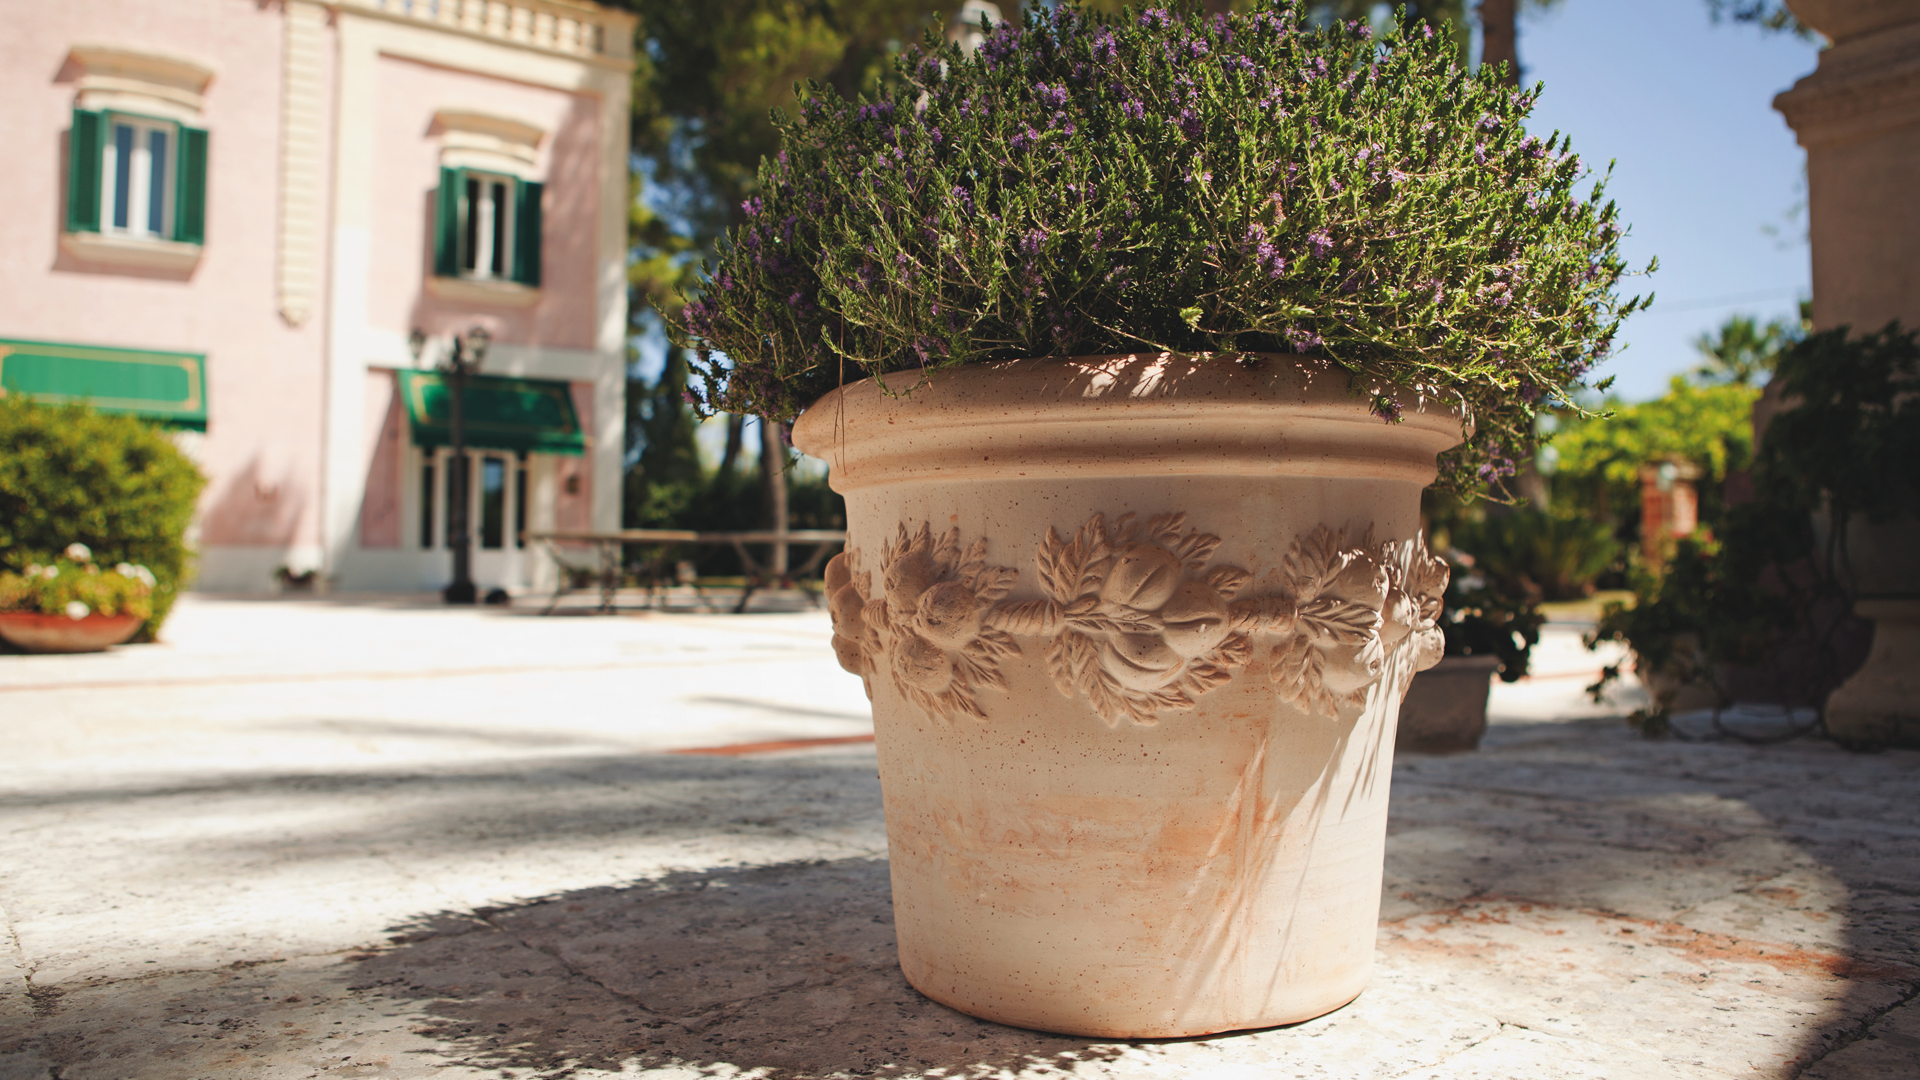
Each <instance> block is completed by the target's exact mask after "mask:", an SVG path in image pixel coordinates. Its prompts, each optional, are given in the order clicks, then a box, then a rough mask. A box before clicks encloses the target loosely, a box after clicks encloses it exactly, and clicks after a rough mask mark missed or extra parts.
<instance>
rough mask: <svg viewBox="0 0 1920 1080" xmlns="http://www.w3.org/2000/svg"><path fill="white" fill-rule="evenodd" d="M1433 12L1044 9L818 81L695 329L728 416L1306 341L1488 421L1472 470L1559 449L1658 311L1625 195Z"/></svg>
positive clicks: (1469, 476)
mask: <svg viewBox="0 0 1920 1080" xmlns="http://www.w3.org/2000/svg"><path fill="white" fill-rule="evenodd" d="M1457 61H1458V54H1457V51H1456V49H1455V47H1454V45H1453V43H1451V42H1449V41H1446V40H1444V39H1441V38H1438V37H1436V36H1434V35H1433V34H1432V32H1431V30H1430V29H1429V28H1426V27H1419V28H1416V29H1410V30H1406V31H1400V30H1395V31H1393V32H1391V33H1389V34H1387V35H1386V36H1385V37H1383V38H1380V39H1375V38H1373V37H1372V36H1371V31H1370V30H1369V29H1368V28H1367V27H1365V26H1364V25H1363V24H1361V23H1335V24H1332V25H1329V26H1325V27H1316V26H1315V25H1313V23H1312V22H1311V20H1309V19H1308V17H1307V16H1306V14H1305V9H1304V8H1303V7H1302V5H1301V4H1300V3H1299V2H1298V0H1269V2H1267V3H1262V4H1258V5H1256V7H1255V10H1254V11H1253V12H1252V13H1250V14H1234V15H1229V16H1225V17H1222V18H1217V19H1208V18H1205V17H1203V16H1201V15H1199V14H1198V13H1194V14H1181V15H1171V14H1168V13H1167V12H1165V11H1159V10H1148V11H1146V12H1143V13H1140V14H1138V15H1132V14H1129V15H1126V16H1123V17H1121V18H1118V19H1111V18H1108V17H1107V16H1103V15H1098V14H1094V13H1089V12H1087V11H1084V10H1082V9H1080V8H1078V7H1076V6H1074V5H1072V4H1070V3H1068V4H1062V5H1060V6H1059V7H1057V8H1056V9H1054V10H1053V11H1051V12H1046V11H1041V10H1039V9H1038V6H1037V5H1036V6H1035V7H1032V8H1029V9H1028V11H1027V14H1026V18H1025V23H1024V25H1019V24H1014V23H1006V24H1002V25H1000V26H998V27H996V28H994V29H993V30H992V32H991V33H990V34H989V35H988V36H987V39H986V41H985V43H984V44H982V45H981V46H980V48H979V49H978V50H977V51H976V52H975V53H973V54H972V55H966V54H963V53H961V52H960V51H959V50H958V49H957V48H956V47H954V46H951V45H939V46H936V45H934V44H933V43H931V42H930V43H929V45H928V46H927V47H926V48H924V49H922V50H918V51H913V52H910V53H908V54H907V55H906V56H905V57H903V58H902V59H901V60H900V62H899V63H900V69H899V70H900V74H901V76H902V78H901V80H900V83H899V85H897V86H894V87H892V88H891V89H888V90H886V91H885V92H884V93H882V94H881V96H880V97H879V98H878V100H874V101H870V102H869V101H857V102H856V101H848V100H846V99H844V98H842V97H840V96H839V95H838V94H837V93H835V92H834V91H832V90H831V89H829V88H826V87H821V86H816V85H809V86H808V88H807V89H806V92H805V94H804V95H803V97H804V100H803V102H802V106H801V116H800V119H799V120H798V121H794V122H784V123H782V124H781V147H782V148H781V151H780V153H779V154H778V155H777V156H776V157H775V158H773V159H772V160H767V161H763V163H762V165H761V173H760V189H761V194H760V195H758V196H755V197H754V198H751V199H749V200H747V202H746V204H745V206H744V212H745V214H744V222H743V224H742V225H741V226H740V227H739V228H737V229H735V230H734V231H733V232H732V233H731V234H729V237H728V239H727V242H726V243H725V244H724V245H723V248H722V251H721V254H720V259H719V263H718V265H717V266H716V267H715V268H714V270H713V272H712V274H711V277H710V278H709V279H708V280H707V281H706V282H705V284H704V295H703V296H702V297H701V298H700V299H699V300H696V301H694V302H692V303H690V304H689V305H688V306H687V307H686V309H685V313H684V324H683V325H682V326H681V327H680V328H679V330H678V333H679V335H680V337H681V339H682V340H684V341H687V342H689V343H691V344H693V345H695V346H697V347H698V348H699V349H700V350H701V352H700V356H701V364H700V368H701V372H700V373H701V375H702V376H703V380H704V383H703V388H702V391H701V394H700V398H701V402H702V405H703V407H706V408H713V409H725V410H729V411H735V412H752V413H759V414H763V415H770V416H773V417H775V418H778V419H787V418H791V417H792V416H794V415H795V414H796V413H798V411H799V410H800V409H802V408H804V407H805V406H807V405H808V404H811V403H812V402H813V401H814V400H816V399H817V398H819V397H820V396H821V395H823V394H825V393H826V392H828V391H830V390H832V389H834V388H835V387H836V386H838V385H841V384H842V383H843V382H848V381H852V380H854V379H858V378H862V377H864V376H866V375H883V374H885V373H888V372H896V371H926V370H932V369H937V368H941V367H946V366H951V365H955V364H961V363H968V362H977V361H987V360H996V359H1009V358H1019V357H1035V356H1071V355H1087V354H1099V353H1114V352H1134V351H1139V350H1152V351H1161V350H1170V351H1175V352H1182V353H1212V354H1216V355H1217V356H1219V358H1220V360H1221V362H1230V361H1231V359H1232V358H1234V357H1235V356H1237V354H1239V353H1241V352H1298V353H1303V354H1307V356H1308V358H1309V359H1308V362H1310V363H1316V364H1325V365H1338V366H1339V367H1340V368H1343V369H1345V370H1346V371H1347V372H1349V373H1350V374H1351V376H1352V378H1351V385H1352V386H1353V387H1354V389H1355V391H1356V392H1357V393H1365V394H1372V395H1373V402H1374V406H1375V408H1376V411H1378V412H1380V413H1381V415H1382V416H1383V417H1384V418H1387V419H1392V418H1393V416H1394V414H1395V410H1396V408H1397V407H1396V406H1395V404H1394V402H1393V401H1392V400H1391V399H1390V398H1388V397H1386V396H1385V395H1384V393H1383V391H1384V390H1386V389H1387V388H1388V386H1389V385H1398V386H1401V387H1408V388H1413V389H1415V390H1417V391H1419V392H1421V393H1424V394H1428V395H1430V396H1433V397H1437V398H1439V399H1440V400H1442V401H1445V402H1448V403H1453V404H1457V405H1459V406H1461V407H1462V408H1463V409H1464V410H1465V411H1466V412H1467V413H1469V414H1470V418H1471V420H1472V423H1473V428H1472V430H1473V431H1474V432H1475V435H1474V438H1473V439H1472V440H1471V441H1470V442H1469V443H1468V444H1467V445H1466V446H1463V447H1461V448H1458V449H1456V450H1454V451H1450V452H1449V453H1448V454H1447V455H1446V456H1445V457H1444V458H1443V461H1442V482H1443V483H1445V484H1448V485H1449V486H1451V487H1452V488H1454V489H1457V490H1477V489H1479V488H1481V487H1483V486H1484V485H1485V484H1486V483H1487V482H1489V481H1491V480H1493V479H1496V478H1497V477H1499V476H1501V475H1506V474H1509V473H1511V472H1512V470H1513V467H1514V466H1513V463H1514V461H1515V460H1518V459H1520V458H1521V455H1523V454H1530V453H1531V447H1532V445H1533V443H1534V435H1533V423H1534V413H1535V409H1536V406H1537V405H1541V404H1543V403H1553V402H1555V401H1558V400H1561V399H1563V398H1565V397H1567V396H1568V395H1570V394H1572V393H1573V392H1574V391H1575V390H1576V389H1579V388H1581V387H1583V386H1584V379H1585V378H1586V375H1587V373H1588V372H1589V371H1590V370H1591V369H1592V367H1593V365H1594V364H1595V363H1596V362H1598V361H1599V360H1600V359H1601V358H1602V357H1604V356H1606V355H1607V353H1608V352H1609V350H1610V348H1611V344H1612V341H1613V338H1614V335H1615V333H1616V331H1617V329H1618V327H1619V324H1620V320H1621V318H1622V317H1624V316H1625V315H1627V314H1628V313H1630V312H1632V311H1634V310H1637V309H1638V307H1639V306H1641V302H1640V301H1639V300H1638V299H1637V298H1636V299H1633V300H1627V301H1624V302H1623V301H1621V300H1620V299H1619V298H1618V297H1617V295H1616V293H1615V286H1616V285H1617V283H1618V282H1619V280H1620V278H1621V276H1622V275H1623V274H1624V272H1625V269H1626V267H1625V264H1624V263H1623V262H1622V260H1621V259H1620V256H1619V253H1618V242H1619V240H1620V237H1621V235H1622V229H1621V226H1620V224H1619V221H1618V217H1617V214H1616V211H1615V208H1614V206H1613V204H1612V203H1610V202H1606V201H1605V199H1604V195H1603V194H1602V192H1603V189H1604V184H1596V185H1595V186H1594V187H1593V190H1592V191H1591V193H1590V194H1588V195H1585V196H1583V195H1581V194H1580V193H1579V192H1578V191H1577V190H1576V189H1578V188H1579V187H1580V186H1581V185H1582V183H1583V180H1584V178H1585V177H1586V176H1587V175H1588V173H1587V170H1585V169H1584V168H1583V166H1582V165H1581V163H1580V160H1579V158H1577V157H1576V156H1575V155H1573V154H1572V153H1571V152H1570V150H1569V144H1568V142H1567V141H1566V140H1564V139H1562V140H1553V139H1548V140H1541V139H1539V138H1536V137H1534V136H1531V135H1529V134H1528V133H1527V131H1526V128H1525V120H1526V117H1527V114H1528V112H1529V111H1530V110H1531V109H1532V107H1533V104H1534V101H1535V96H1536V94H1537V91H1535V90H1524V91H1517V90H1511V89H1509V88H1508V87H1507V86H1505V85H1504V84H1503V83H1502V81H1501V77H1500V75H1499V74H1498V73H1497V72H1495V71H1493V70H1491V69H1487V70H1484V71H1483V72H1481V73H1478V74H1471V73H1468V72H1466V71H1464V70H1462V69H1461V68H1460V67H1459V65H1458V62H1457Z"/></svg>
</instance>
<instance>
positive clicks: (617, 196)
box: [0, 0, 633, 591]
mask: <svg viewBox="0 0 1920 1080" xmlns="http://www.w3.org/2000/svg"><path fill="white" fill-rule="evenodd" d="M14 14H15V16H16V17H15V18H13V19H11V20H9V32H8V34H7V35H6V36H5V37H4V38H0V101H3V102H5V103H6V107H5V108H4V109H0V132H4V133H5V135H6V136H7V137H8V138H9V139H10V145H11V146H12V147H13V153H12V155H11V159H12V167H11V168H10V169H8V170H6V172H5V174H4V176H0V250H5V251H6V252H7V253H8V257H7V258H6V259H3V260H0V393H7V394H22V395H26V396H28V397H31V398H35V399H39V400H47V401H71V400H85V401H90V402H92V403H93V404H94V405H95V406H96V407H98V408H101V409H108V410H114V411H123V412H132V413H137V414H140V415H144V416H148V417H151V418H153V419H155V420H156V421H159V422H162V423H166V424H168V425H170V426H172V427H174V428H175V429H177V430H178V431H179V432H180V434H179V439H180V441H181V442H182V444H183V445H184V446H185V447H186V448H187V449H188V451H189V452H190V453H191V454H192V456H193V457H194V458H195V459H196V460H197V461H198V462H199V463H200V466H201V468H202V470H203V471H204V472H205V473H206V474H207V476H208V479H209V484H208V487H207V490H206V493H205V495H204V496H203V498H202V502H201V505H200V509H199V515H198V518H197V522H196V525H195V532H196V535H195V537H194V540H195V544H196V546H197V548H198V551H199V564H198V579H197V583H196V587H197V588H201V589H209V590H218V591H244V590H260V589H268V588H272V587H273V586H274V582H275V579H276V574H277V572H278V571H280V570H282V569H284V570H285V571H286V572H287V573H289V574H293V575H299V574H302V573H305V572H307V571H317V572H318V573H319V574H320V575H321V576H322V578H323V579H324V580H325V581H327V582H328V583H329V584H331V585H332V586H333V587H336V588H341V589H378V590H413V589H422V588H437V587H439V586H441V585H444V584H445V583H446V581H447V578H448V573H449V565H450V559H449V552H448V549H447V546H446V545H447V519H448V514H449V506H448V493H449V491H450V490H451V489H452V487H451V485H450V484H449V473H450V471H451V470H450V468H449V464H450V462H449V451H448V449H447V442H448V441H449V440H448V435H449V432H448V430H447V423H448V421H447V415H446V413H447V406H448V404H449V402H448V400H447V399H448V395H447V387H446V385H445V383H444V382H443V381H442V379H441V377H440V376H439V375H437V374H435V373H434V372H433V370H432V369H433V368H434V367H435V366H436V364H438V363H439V362H440V361H442V360H443V359H444V357H445V355H446V353H447V351H448V348H449V344H450V342H451V339H452V336H453V335H456V334H458V335H466V334H468V333H469V332H470V331H471V330H472V329H473V328H475V327H479V328H482V329H484V330H485V331H486V335H487V336H488V337H489V338H490V341H491V345H490V347H489V348H488V349H487V351H486V353H485V357H484V361H483V366H482V368H481V372H482V377H480V378H478V379H476V380H474V381H473V382H472V383H471V384H470V386H469V389H468V391H467V392H466V393H465V394H464V395H463V396H462V399H461V400H462V403H463V404H464V406H465V408H464V410H463V411H464V414H465V419H466V424H465V427H466V429H467V433H468V434H467V440H466V441H467V444H468V446H469V448H470V454H469V465H468V468H469V470H470V472H469V475H470V477H471V481H470V483H469V484H468V487H469V489H470V490H469V497H470V511H469V520H470V521H471V523H472V533H473V539H474V579H475V581H476V582H477V583H478V584H479V586H480V587H481V588H482V589H483V590H485V589H489V588H492V587H495V586H502V587H507V588H509V589H513V588H516V587H526V586H536V587H537V586H538V585H539V582H538V581H537V580H536V579H537V578H538V577H539V576H540V575H541V574H542V573H543V572H547V571H546V568H545V562H544V560H543V559H541V558H539V557H538V556H537V555H536V553H535V552H534V551H532V550H530V549H528V548H527V547H526V546H525V544H524V541H523V539H522V537H521V535H520V533H521V532H522V531H525V530H529V529H531V530H536V531H538V530H541V529H550V528H560V529H601V530H604V529H612V528H615V527H617V526H618V524H619V519H620V508H619V500H620V470H621V450H622V444H623V435H622V424H623V417H624V412H625V407H624V401H623V395H624V388H625V360H626V323H627V312H626V206H627V197H628V187H627V184H628V180H627V176H628V169H627V157H628V147H627V130H628V129H627V124H628V93H629V86H630V74H631V68H632V42H633V24H632V20H631V17H630V16H628V15H625V14H623V13H619V12H613V11H609V10H606V9H603V8H599V7H597V6H594V5H592V4H587V3H583V2H579V0H61V2H60V3H57V4H40V3H33V4H24V5H19V6H18V10H16V11H15V12H14Z"/></svg>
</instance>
